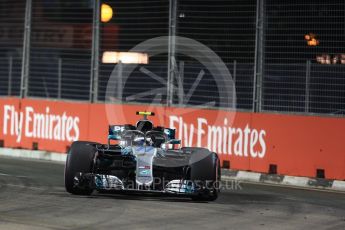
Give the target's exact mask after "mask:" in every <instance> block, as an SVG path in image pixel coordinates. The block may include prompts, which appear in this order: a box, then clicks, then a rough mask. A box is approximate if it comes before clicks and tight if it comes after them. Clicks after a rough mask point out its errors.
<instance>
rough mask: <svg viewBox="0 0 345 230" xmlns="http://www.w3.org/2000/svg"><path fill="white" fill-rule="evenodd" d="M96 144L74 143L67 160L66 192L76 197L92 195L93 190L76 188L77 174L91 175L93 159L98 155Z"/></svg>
mask: <svg viewBox="0 0 345 230" xmlns="http://www.w3.org/2000/svg"><path fill="white" fill-rule="evenodd" d="M92 144H95V143H93V142H87V141H76V142H73V144H72V146H71V148H70V150H69V152H68V155H67V159H66V165H65V188H66V191H67V192H69V193H72V194H75V195H90V194H91V193H92V192H93V189H91V188H85V189H82V188H77V187H75V186H74V177H75V175H76V173H78V172H82V173H90V172H91V170H92V165H93V158H94V156H95V153H96V148H95V147H94V145H92Z"/></svg>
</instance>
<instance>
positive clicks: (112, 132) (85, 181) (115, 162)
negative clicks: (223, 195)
mask: <svg viewBox="0 0 345 230" xmlns="http://www.w3.org/2000/svg"><path fill="white" fill-rule="evenodd" d="M137 115H143V119H141V120H139V121H138V122H137V124H136V125H135V126H134V125H110V126H109V135H108V143H107V144H99V143H95V142H87V141H76V142H74V143H73V144H72V146H71V148H70V150H69V152H68V155H67V160H66V166H65V187H66V190H67V192H69V193H72V194H77V195H90V194H91V193H92V192H93V191H94V190H97V191H98V192H103V193H104V192H112V193H125V194H127V193H159V194H162V195H169V196H173V195H176V196H186V197H191V198H192V199H193V200H206V201H213V200H215V199H217V197H218V193H219V181H220V172H221V171H220V163H219V162H220V161H219V158H218V156H217V154H216V153H214V152H210V151H209V150H208V149H205V148H197V147H183V148H177V146H179V145H180V140H176V139H175V130H174V129H170V128H164V127H159V126H157V127H155V126H154V125H153V123H152V122H151V121H150V120H148V119H147V117H148V116H150V115H154V114H153V113H151V112H137ZM112 140H116V141H117V142H118V143H117V144H111V141H112Z"/></svg>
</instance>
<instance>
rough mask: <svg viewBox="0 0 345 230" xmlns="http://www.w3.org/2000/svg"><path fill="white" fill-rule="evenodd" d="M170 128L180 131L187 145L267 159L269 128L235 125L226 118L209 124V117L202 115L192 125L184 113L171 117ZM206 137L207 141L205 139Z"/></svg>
mask: <svg viewBox="0 0 345 230" xmlns="http://www.w3.org/2000/svg"><path fill="white" fill-rule="evenodd" d="M169 122H170V123H169V125H170V126H169V127H171V128H174V129H177V130H178V139H181V140H182V142H183V146H193V143H194V144H195V145H196V146H197V147H204V148H208V149H209V150H211V151H213V152H217V153H220V154H229V155H234V156H239V157H252V158H257V157H258V158H263V157H264V156H265V154H266V149H267V147H266V141H265V138H266V135H267V134H266V131H265V130H258V129H255V128H251V127H250V126H249V124H246V126H245V127H233V126H230V125H229V122H228V119H227V118H224V121H223V125H221V126H219V125H214V124H213V125H209V124H208V121H207V119H205V118H202V117H198V118H197V119H196V121H195V122H194V123H195V124H196V125H194V124H188V123H187V122H185V121H184V120H183V117H181V116H175V115H172V116H170V117H169ZM202 140H206V143H205V141H202Z"/></svg>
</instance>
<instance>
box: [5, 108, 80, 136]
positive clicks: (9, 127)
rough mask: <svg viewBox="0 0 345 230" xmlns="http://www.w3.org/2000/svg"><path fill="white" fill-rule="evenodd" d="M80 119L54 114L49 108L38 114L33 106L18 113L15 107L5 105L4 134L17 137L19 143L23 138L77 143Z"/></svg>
mask: <svg viewBox="0 0 345 230" xmlns="http://www.w3.org/2000/svg"><path fill="white" fill-rule="evenodd" d="M79 122H80V119H79V117H77V116H75V117H74V116H70V115H68V114H67V112H63V113H62V114H54V113H52V112H51V110H50V108H49V107H48V106H47V107H46V109H45V113H38V112H36V111H35V110H34V108H33V107H31V106H26V107H24V109H22V110H21V111H17V110H16V108H15V106H13V105H4V114H3V127H2V128H3V134H4V135H10V136H15V137H16V142H17V143H19V142H20V141H21V140H22V138H23V137H26V138H39V139H48V140H55V141H69V142H72V141H76V140H78V139H79V135H80V130H79Z"/></svg>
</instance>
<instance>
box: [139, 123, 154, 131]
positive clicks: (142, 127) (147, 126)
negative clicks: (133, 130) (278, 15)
mask: <svg viewBox="0 0 345 230" xmlns="http://www.w3.org/2000/svg"><path fill="white" fill-rule="evenodd" d="M152 129H153V124H152V122H151V121H149V120H140V121H138V122H137V130H139V131H141V132H143V133H146V132H147V131H150V130H152Z"/></svg>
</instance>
